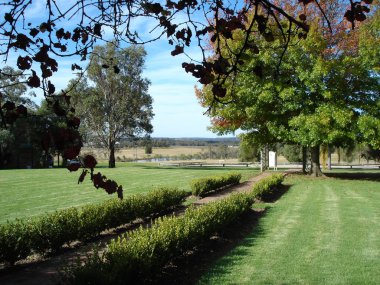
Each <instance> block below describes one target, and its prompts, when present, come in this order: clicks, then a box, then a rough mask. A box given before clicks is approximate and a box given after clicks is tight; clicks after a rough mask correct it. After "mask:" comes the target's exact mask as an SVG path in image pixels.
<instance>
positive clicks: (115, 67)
mask: <svg viewBox="0 0 380 285" xmlns="http://www.w3.org/2000/svg"><path fill="white" fill-rule="evenodd" d="M113 72H115V73H116V74H119V73H120V68H119V67H118V66H117V65H114V66H113Z"/></svg>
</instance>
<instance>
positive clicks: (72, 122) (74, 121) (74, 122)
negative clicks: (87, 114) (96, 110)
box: [67, 117, 80, 129]
mask: <svg viewBox="0 0 380 285" xmlns="http://www.w3.org/2000/svg"><path fill="white" fill-rule="evenodd" d="M79 125H80V119H79V118H78V117H72V118H69V119H68V120H67V126H68V127H70V128H74V129H78V128H79Z"/></svg>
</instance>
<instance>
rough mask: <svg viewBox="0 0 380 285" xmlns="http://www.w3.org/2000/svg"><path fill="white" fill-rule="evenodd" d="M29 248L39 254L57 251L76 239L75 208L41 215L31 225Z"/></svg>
mask: <svg viewBox="0 0 380 285" xmlns="http://www.w3.org/2000/svg"><path fill="white" fill-rule="evenodd" d="M31 224H32V225H33V231H32V232H31V233H30V235H31V236H30V239H31V246H32V248H33V249H34V250H35V251H37V252H39V253H42V254H43V253H45V252H46V251H47V250H51V251H57V250H58V249H60V248H61V247H62V245H64V244H65V243H67V244H68V243H70V242H72V241H74V240H76V239H77V238H78V229H79V217H78V210H77V209H76V208H69V209H65V210H59V211H56V212H54V213H51V214H46V215H43V216H41V217H39V218H37V219H36V220H34V221H33V222H32V223H31Z"/></svg>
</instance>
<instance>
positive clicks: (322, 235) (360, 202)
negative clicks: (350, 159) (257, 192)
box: [199, 175, 380, 284]
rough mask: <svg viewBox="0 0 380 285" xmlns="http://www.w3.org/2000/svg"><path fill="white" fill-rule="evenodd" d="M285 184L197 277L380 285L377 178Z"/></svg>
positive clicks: (222, 281) (217, 281)
mask: <svg viewBox="0 0 380 285" xmlns="http://www.w3.org/2000/svg"><path fill="white" fill-rule="evenodd" d="M371 177H372V178H371V179H373V180H375V179H377V178H379V175H378V176H377V178H375V177H373V176H371ZM286 182H287V184H290V185H292V187H291V188H290V190H289V191H288V192H287V193H286V194H285V195H284V196H283V197H282V198H281V199H280V200H278V201H277V202H276V203H274V204H273V205H272V206H270V207H268V205H267V212H266V214H265V215H264V216H263V217H262V218H261V219H260V220H259V223H258V225H257V227H256V228H255V230H254V231H253V232H252V233H251V234H250V235H249V236H248V237H247V238H246V239H245V240H244V241H243V242H242V243H241V244H239V245H238V246H237V247H236V248H234V249H233V250H232V251H231V252H230V253H229V254H228V255H227V256H225V257H223V258H221V259H220V260H218V261H217V262H216V264H214V265H212V266H211V268H210V270H209V271H208V273H207V274H205V275H204V276H203V277H202V279H201V280H200V282H199V283H200V284H380V182H379V181H370V180H360V181H358V180H342V179H333V178H322V179H312V178H304V177H303V178H300V177H292V178H289V179H287V180H286Z"/></svg>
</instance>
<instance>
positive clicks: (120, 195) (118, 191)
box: [117, 185, 123, 200]
mask: <svg viewBox="0 0 380 285" xmlns="http://www.w3.org/2000/svg"><path fill="white" fill-rule="evenodd" d="M117 197H118V198H119V199H120V200H123V187H122V186H121V185H119V187H117Z"/></svg>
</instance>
